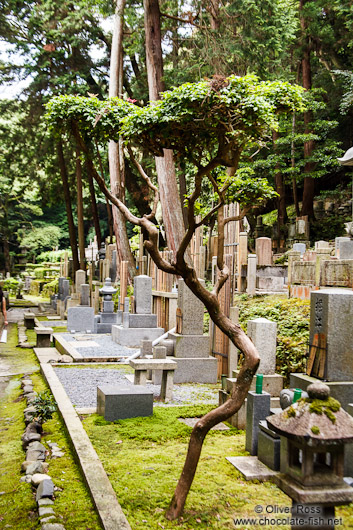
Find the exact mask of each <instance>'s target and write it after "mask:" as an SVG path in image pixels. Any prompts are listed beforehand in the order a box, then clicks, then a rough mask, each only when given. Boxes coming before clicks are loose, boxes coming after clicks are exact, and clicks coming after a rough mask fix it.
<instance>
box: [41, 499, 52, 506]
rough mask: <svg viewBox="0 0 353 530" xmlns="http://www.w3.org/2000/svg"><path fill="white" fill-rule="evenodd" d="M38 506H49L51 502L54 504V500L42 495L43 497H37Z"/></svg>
mask: <svg viewBox="0 0 353 530" xmlns="http://www.w3.org/2000/svg"><path fill="white" fill-rule="evenodd" d="M37 504H38V506H50V505H51V504H54V501H53V500H52V499H49V497H43V499H39V501H37Z"/></svg>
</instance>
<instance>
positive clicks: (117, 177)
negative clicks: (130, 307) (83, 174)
mask: <svg viewBox="0 0 353 530" xmlns="http://www.w3.org/2000/svg"><path fill="white" fill-rule="evenodd" d="M125 4H126V0H117V2H116V10H115V24H114V31H113V42H112V51H111V57H110V78H109V97H110V98H114V97H121V95H122V88H123V67H122V65H123V28H124V9H125ZM123 160H124V153H123V146H122V142H121V141H119V142H118V143H116V142H114V141H112V140H111V141H110V142H109V174H110V187H111V190H112V193H113V194H114V195H115V196H116V197H118V198H119V199H120V200H122V201H123V202H125V177H124V168H123ZM112 214H113V227H114V233H115V239H116V246H117V257H118V262H120V261H127V262H128V271H129V276H130V278H133V277H134V276H135V274H136V267H135V260H134V257H133V255H132V252H131V249H130V244H129V239H128V236H127V231H126V223H125V219H124V216H123V215H122V214H121V212H120V211H119V210H118V209H117V208H116V206H112Z"/></svg>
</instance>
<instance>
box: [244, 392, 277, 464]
mask: <svg viewBox="0 0 353 530" xmlns="http://www.w3.org/2000/svg"><path fill="white" fill-rule="evenodd" d="M247 399H248V403H247V411H246V438H245V449H246V451H249V453H250V454H251V455H253V456H254V455H257V441H258V433H259V421H260V420H264V419H265V418H266V417H267V416H269V415H270V408H271V396H270V394H268V393H267V392H263V393H262V394H256V392H252V391H250V392H248V398H247Z"/></svg>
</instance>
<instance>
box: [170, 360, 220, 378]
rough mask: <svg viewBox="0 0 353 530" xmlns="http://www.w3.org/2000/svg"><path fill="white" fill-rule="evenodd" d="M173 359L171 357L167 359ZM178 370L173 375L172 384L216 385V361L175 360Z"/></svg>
mask: <svg viewBox="0 0 353 530" xmlns="http://www.w3.org/2000/svg"><path fill="white" fill-rule="evenodd" d="M169 358H170V359H173V357H169ZM175 360H176V361H177V363H178V368H177V369H176V370H175V373H174V383H210V384H215V383H217V362H218V361H217V359H216V358H215V357H211V356H209V357H204V358H202V359H201V358H189V359H185V358H180V357H178V358H176V359H175Z"/></svg>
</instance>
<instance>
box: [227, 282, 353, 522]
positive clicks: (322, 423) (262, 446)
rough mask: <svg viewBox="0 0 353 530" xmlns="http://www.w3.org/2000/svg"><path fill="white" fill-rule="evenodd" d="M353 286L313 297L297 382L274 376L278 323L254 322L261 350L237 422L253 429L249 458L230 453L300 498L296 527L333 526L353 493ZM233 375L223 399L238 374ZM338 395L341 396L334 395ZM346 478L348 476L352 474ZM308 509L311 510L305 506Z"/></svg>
mask: <svg viewBox="0 0 353 530" xmlns="http://www.w3.org/2000/svg"><path fill="white" fill-rule="evenodd" d="M352 315H353V291H351V290H347V289H322V290H318V291H314V292H313V293H312V296H311V315H310V339H309V347H308V359H307V373H305V374H297V373H293V374H291V376H290V389H283V380H282V378H280V376H278V377H279V378H277V379H276V378H274V375H275V340H274V339H273V337H275V335H276V329H275V323H270V322H269V321H268V320H266V319H255V320H253V321H249V322H248V333H249V335H250V337H251V338H252V340H253V342H254V343H255V345H256V347H257V348H258V350H259V352H260V355H261V362H260V367H259V370H258V375H257V378H256V379H255V380H254V381H253V385H252V388H251V390H250V392H249V393H248V397H247V399H246V401H245V403H244V404H243V406H242V408H241V409H240V411H239V412H238V413H237V414H236V415H235V416H234V417H233V418H231V422H232V423H233V425H235V426H237V427H241V428H245V430H246V445H245V448H246V450H247V451H248V452H249V453H250V455H251V456H250V457H229V458H228V460H229V461H230V462H231V463H232V464H233V465H235V467H236V468H237V469H238V470H239V471H241V473H243V474H244V476H245V478H247V479H259V480H268V479H270V480H274V481H275V482H276V484H277V485H278V486H279V487H280V488H281V489H282V490H283V491H284V492H285V493H286V494H287V495H288V496H289V497H291V498H292V501H293V510H292V517H293V516H295V515H296V514H297V515H298V514H300V512H298V506H300V507H301V510H302V511H301V514H303V513H304V512H305V513H306V516H305V517H304V519H303V520H302V521H301V522H300V523H298V524H297V525H296V524H295V523H293V524H292V528H312V525H313V521H312V519H311V520H310V516H311V517H312V511H310V507H312V506H315V507H316V508H317V510H318V511H317V516H318V518H319V517H321V519H320V521H321V522H320V524H319V526H320V528H325V529H329V528H330V529H331V528H332V529H333V528H334V526H335V523H334V520H335V506H337V505H341V504H349V503H350V502H352V500H353V489H352V487H353V478H352V477H353V445H352V443H353V377H352V376H353V342H352V329H351V323H352ZM233 375H234V376H235V377H234V378H227V379H226V382H225V385H224V387H225V388H224V389H222V390H221V391H220V403H223V402H224V401H225V400H226V399H229V393H230V392H231V391H232V386H233V385H234V383H235V381H236V373H234V374H233ZM332 398H334V399H332ZM345 477H346V478H345ZM303 510H304V511H303Z"/></svg>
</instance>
